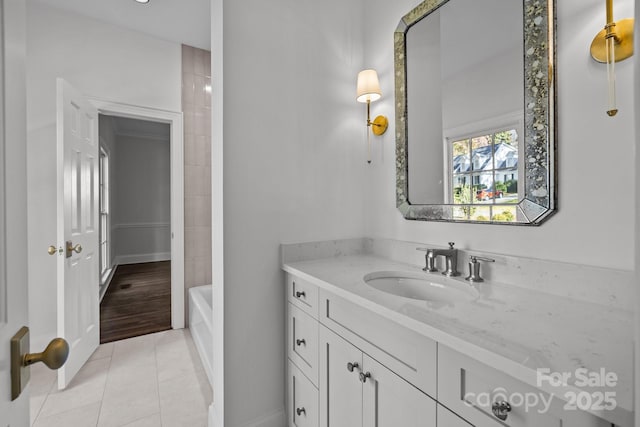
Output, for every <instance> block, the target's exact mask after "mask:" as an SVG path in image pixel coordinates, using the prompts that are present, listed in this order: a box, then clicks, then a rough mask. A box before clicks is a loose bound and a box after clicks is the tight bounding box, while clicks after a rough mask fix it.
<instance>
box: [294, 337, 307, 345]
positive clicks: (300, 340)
mask: <svg viewBox="0 0 640 427" xmlns="http://www.w3.org/2000/svg"><path fill="white" fill-rule="evenodd" d="M296 344H297V345H298V346H301V345H302V344H304V345H307V342H306V341H305V340H304V338H302V339H299V340H296Z"/></svg>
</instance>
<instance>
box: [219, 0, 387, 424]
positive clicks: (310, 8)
mask: <svg viewBox="0 0 640 427" xmlns="http://www.w3.org/2000/svg"><path fill="white" fill-rule="evenodd" d="M223 5H224V58H223V59H222V58H217V57H216V53H217V50H216V47H217V46H216V43H215V40H214V41H213V43H212V46H213V51H212V57H213V62H214V64H216V61H221V60H223V61H224V122H223V126H224V218H225V220H224V260H225V262H224V325H225V331H224V334H225V342H224V345H225V348H224V361H225V366H224V375H225V380H224V387H225V390H224V393H225V395H224V411H225V420H224V426H225V427H239V426H246V425H254V424H249V423H250V422H251V421H253V420H256V421H264V422H267V424H255V425H261V426H270V425H275V426H277V427H280V426H282V425H284V419H283V417H284V413H283V412H282V410H283V403H284V375H285V371H284V368H285V353H284V331H285V308H286V307H285V293H284V289H285V288H284V275H283V272H282V271H281V270H280V260H279V244H280V243H281V242H291V241H309V240H315V239H332V238H346V237H355V236H361V235H362V234H363V233H364V231H365V230H364V226H363V221H362V218H363V215H364V212H363V203H362V201H363V199H362V193H363V191H364V189H365V185H366V184H365V181H364V171H365V170H366V168H367V167H368V166H367V164H366V134H365V133H364V128H365V121H366V110H365V107H364V106H363V105H362V104H359V103H357V102H356V100H355V85H356V76H357V73H358V71H360V69H362V68H365V67H363V62H362V10H363V9H362V7H361V3H360V1H350V2H346V1H344V0H327V1H323V2H312V1H302V2H301V1H298V0H274V1H270V2H265V1H262V0H247V1H242V2H238V1H236V0H226V1H224V3H223ZM217 9H218V7H214V10H217ZM216 28H217V27H215V28H214V30H216ZM388 36H389V37H390V36H391V34H390V33H389V34H388ZM218 51H219V50H218ZM213 69H214V73H213V80H214V82H216V80H217V79H218V75H217V74H216V72H215V70H216V66H215V65H214V68H213ZM216 84H219V83H218V82H216V83H214V93H213V96H214V111H217V110H216V108H215V107H216V105H217V100H216V99H215V98H216V97H217V96H219V93H218V92H216V87H218V86H216ZM391 87H392V86H390V85H389V84H386V85H385V86H384V87H383V90H386V92H387V93H389V92H390V91H391ZM215 120H216V118H215V117H214V134H213V135H214V142H213V143H214V147H217V145H216V144H218V140H217V138H216V136H217V135H218V134H217V133H216V130H217V128H216V122H215ZM216 152H219V151H218V149H217V148H214V154H215V153H216ZM214 164H215V162H214ZM214 169H215V168H214ZM216 185H217V182H214V187H213V188H214V203H215V197H216V188H217V186H216ZM216 218H218V216H217V215H216ZM215 230H216V227H214V238H215V237H216V236H215ZM214 246H215V243H214ZM214 277H217V276H215V265H214ZM221 285H222V283H219V282H214V288H215V287H216V286H221ZM216 295H219V293H216ZM216 304H217V303H216V301H215V300H214V311H215V307H216ZM214 412H215V409H214ZM269 422H270V423H271V424H268V423H269Z"/></svg>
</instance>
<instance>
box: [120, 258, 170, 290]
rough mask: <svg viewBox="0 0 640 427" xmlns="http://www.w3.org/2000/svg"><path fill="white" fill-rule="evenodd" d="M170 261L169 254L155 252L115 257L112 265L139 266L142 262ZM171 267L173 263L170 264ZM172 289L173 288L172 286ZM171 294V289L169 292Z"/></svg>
mask: <svg viewBox="0 0 640 427" xmlns="http://www.w3.org/2000/svg"><path fill="white" fill-rule="evenodd" d="M157 261H171V252H157V253H151V254H133V255H116V259H115V260H114V264H115V265H116V266H118V265H126V264H140V263H143V262H157ZM171 264H172V266H173V263H171ZM172 287H173V286H172ZM171 292H173V289H172V290H171Z"/></svg>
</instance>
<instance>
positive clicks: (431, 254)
mask: <svg viewBox="0 0 640 427" xmlns="http://www.w3.org/2000/svg"><path fill="white" fill-rule="evenodd" d="M453 245H455V243H454V242H449V249H429V248H416V249H417V250H419V251H426V254H425V263H426V266H425V267H424V268H423V269H422V270H424V271H427V272H429V273H434V272H436V271H438V269H437V268H436V258H437V257H438V256H441V255H442V256H443V257H444V258H445V265H446V267H445V270H444V271H443V272H442V274H444V275H445V276H447V277H454V276H459V275H460V273H459V272H458V250H457V249H455V248H454V247H453Z"/></svg>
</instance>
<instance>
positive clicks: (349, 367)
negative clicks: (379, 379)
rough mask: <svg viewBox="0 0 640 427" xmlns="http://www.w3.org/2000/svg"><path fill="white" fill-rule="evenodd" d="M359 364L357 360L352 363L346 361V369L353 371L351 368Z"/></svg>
mask: <svg viewBox="0 0 640 427" xmlns="http://www.w3.org/2000/svg"><path fill="white" fill-rule="evenodd" d="M359 366H360V365H359V364H358V362H353V363H351V362H349V363H347V371H349V372H353V370H354V369H355V368H357V367H359Z"/></svg>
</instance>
